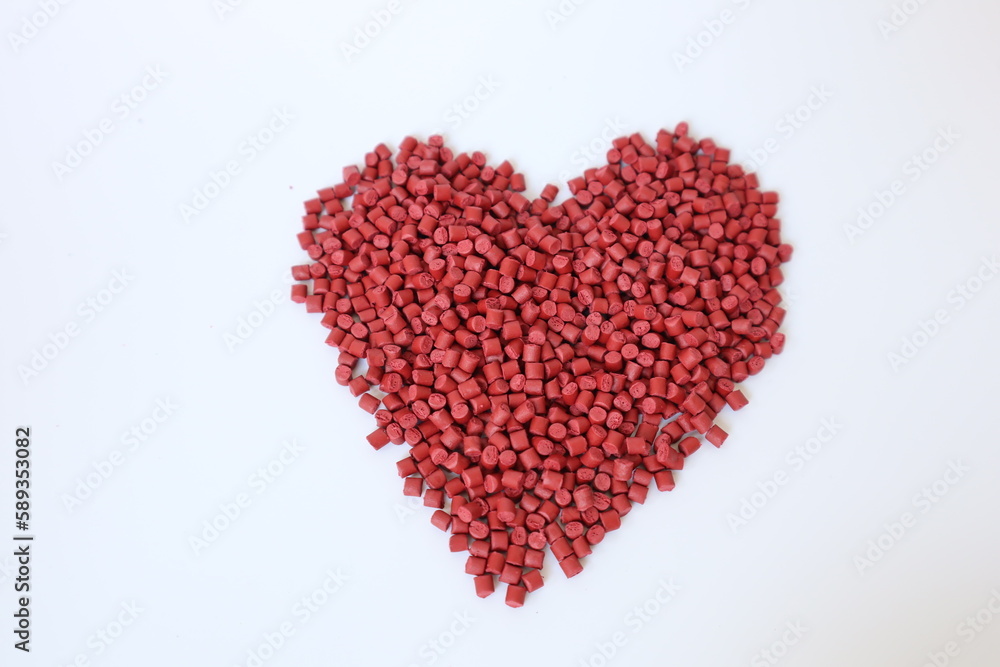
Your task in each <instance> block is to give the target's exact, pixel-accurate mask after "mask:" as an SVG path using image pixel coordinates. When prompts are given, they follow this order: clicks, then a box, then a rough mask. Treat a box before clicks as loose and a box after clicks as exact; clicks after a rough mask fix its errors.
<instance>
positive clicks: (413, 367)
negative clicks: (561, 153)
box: [292, 123, 792, 607]
mask: <svg viewBox="0 0 1000 667" xmlns="http://www.w3.org/2000/svg"><path fill="white" fill-rule="evenodd" d="M569 188H570V191H571V194H572V196H571V197H570V198H568V199H566V200H564V201H562V202H560V203H555V196H556V194H557V192H558V189H557V188H556V187H555V186H554V185H547V186H546V187H545V188H544V189H542V191H541V193H540V195H539V196H538V197H537V198H534V199H529V198H528V197H526V196H525V195H524V194H522V192H524V191H525V180H524V177H523V176H522V175H521V174H519V173H516V172H515V171H514V170H513V168H512V167H511V165H510V163H508V162H506V161H505V162H503V163H501V164H499V165H497V166H496V167H494V166H491V165H489V164H488V163H487V162H486V158H485V156H484V155H483V154H482V153H479V152H475V153H471V154H467V153H459V154H456V153H454V152H453V151H452V150H451V149H449V148H448V147H447V146H445V145H444V143H443V140H442V138H441V137H440V136H432V137H430V138H429V139H428V141H427V142H426V143H424V142H420V141H417V140H416V139H414V138H412V137H407V138H405V139H404V140H403V141H402V143H401V145H400V148H399V151H398V153H397V154H396V155H395V158H393V155H392V152H391V151H390V150H389V149H388V148H387V147H386V146H385V145H379V146H377V147H376V148H375V150H374V151H373V152H371V153H368V154H367V155H366V156H365V162H364V166H363V167H360V168H359V167H357V166H349V167H346V168H345V169H344V172H343V182H342V183H339V184H337V185H334V186H333V187H330V188H325V189H322V190H319V192H318V197H317V198H315V199H311V200H309V201H307V202H306V203H305V216H304V217H303V226H304V231H302V232H301V233H300V234H299V242H300V244H301V246H302V248H303V249H304V250H305V251H306V252H307V253H308V255H309V257H310V259H311V260H312V262H311V263H308V264H302V265H299V266H295V267H293V269H292V273H293V277H294V278H295V279H296V280H298V281H302V282H299V283H297V284H295V285H293V287H292V299H293V300H294V301H296V302H299V303H305V305H306V309H307V311H308V312H312V313H322V324H323V326H324V327H326V328H327V329H329V330H330V332H329V335H328V336H327V339H326V342H327V344H329V345H331V346H333V347H336V348H337V349H338V350H339V360H338V366H337V368H336V372H335V377H336V380H337V381H338V382H339V383H341V384H344V385H347V386H348V387H349V388H350V390H351V392H352V393H353V394H354V396H356V397H359V404H360V406H361V407H362V408H363V409H364V410H365V411H367V412H369V413H372V414H374V416H375V421H376V424H377V428H376V429H375V431H374V432H373V433H372V434H371V435H369V436H368V441H369V443H370V444H371V446H373V447H374V448H375V449H380V448H382V447H383V446H385V445H386V444H388V443H393V444H395V445H404V444H405V445H406V446H408V448H409V451H408V453H407V454H406V456H404V458H403V459H402V460H400V461H399V462H398V463H397V464H396V467H397V471H398V473H399V475H400V476H401V477H403V478H404V482H403V492H404V494H405V495H408V496H422V497H423V502H424V505H426V506H428V507H430V508H433V509H434V511H433V514H432V516H431V523H433V524H434V525H435V526H437V527H438V528H440V529H441V530H443V531H447V532H448V533H450V536H451V537H450V541H449V545H450V549H451V551H453V552H468V554H469V555H468V558H467V561H466V572H468V573H469V574H471V575H473V576H474V583H475V589H476V592H477V594H478V595H479V596H481V597H485V596H487V595H489V594H491V593H492V592H494V589H495V581H496V580H495V579H494V577H497V578H498V579H499V581H500V582H501V583H505V584H507V590H506V602H507V604H509V605H510V606H514V607H519V606H521V605H522V604H523V603H524V599H525V595H526V594H527V593H528V592H531V591H534V590H536V589H537V588H539V587H540V586H541V585H542V583H543V580H542V575H541V568H542V566H543V562H544V559H545V552H546V548H548V549H550V550H551V552H552V554H553V556H555V558H556V560H557V561H558V563H559V566H560V567H561V569H562V570H563V572H564V573H565V574H566V576H569V577H572V576H574V575H576V574H577V573H579V572H580V571H581V569H582V564H581V560H580V559H581V558H584V557H585V556H587V555H589V554H590V553H591V551H592V549H593V548H594V546H595V545H597V544H599V543H600V542H601V540H602V539H604V536H605V534H606V532H608V531H612V530H616V529H617V528H619V527H620V526H621V518H622V517H623V516H625V515H626V514H628V512H629V511H630V509H631V508H632V505H633V504H634V503H639V504H641V503H643V502H644V500H645V498H646V495H647V491H648V489H649V486H650V485H651V484H655V486H656V488H657V489H658V490H660V491H669V490H671V489H673V488H674V477H673V475H674V471H676V470H680V469H681V468H683V466H684V460H685V458H686V457H688V456H690V455H691V454H693V453H694V452H695V451H696V450H697V449H698V448H699V446H700V445H701V442H702V440H701V438H702V437H703V438H704V439H705V440H707V441H708V442H710V443H712V444H713V445H715V446H716V447H718V446H720V445H722V443H723V441H724V440H725V439H726V437H727V434H726V432H725V431H723V430H722V429H721V428H720V427H719V426H718V425H717V424H715V423H714V422H715V419H716V417H717V416H718V415H719V413H720V412H721V411H722V410H723V409H724V408H725V407H726V406H727V405H728V406H729V407H731V408H732V409H734V410H738V409H740V408H741V407H743V406H744V405H745V404H746V402H747V400H746V398H745V396H744V395H743V393H742V392H741V391H740V390H739V389H738V388H737V387H736V384H737V383H740V382H742V381H744V380H745V379H746V378H747V377H748V376H750V375H754V374H756V373H759V372H760V371H761V369H762V368H763V367H764V364H765V361H766V360H767V359H768V358H769V357H770V356H771V355H772V354H777V353H778V352H780V351H781V349H782V347H783V346H784V340H785V339H784V334H782V333H779V332H778V327H779V326H780V324H781V322H782V319H783V318H784V315H785V310H784V309H783V308H781V306H780V305H779V304H780V302H781V296H780V294H779V292H778V290H777V289H776V288H777V287H778V285H780V284H781V282H782V273H781V269H780V265H781V263H782V262H785V261H787V260H788V259H789V258H790V257H791V250H792V249H791V247H790V246H789V245H787V244H783V243H782V242H781V233H780V222H779V220H778V219H777V218H776V217H775V215H776V212H777V203H778V197H777V195H776V194H775V193H773V192H762V191H760V190H759V189H758V181H757V178H756V175H755V174H753V173H747V172H744V170H743V168H742V167H741V166H739V165H736V164H730V163H729V151H728V150H726V149H723V148H719V147H718V146H716V145H715V143H714V142H713V141H711V140H710V139H703V140H701V141H696V140H694V139H693V138H691V137H690V136H689V135H688V127H687V124H686V123H681V124H679V125H678V126H677V127H676V129H674V130H673V131H672V132H671V131H667V130H661V131H660V132H659V133H658V134H657V135H656V140H655V142H654V143H653V144H650V143H647V142H646V141H645V140H644V139H643V138H642V137H641V136H640V135H638V134H633V135H631V136H628V137H620V138H618V139H616V140H615V141H614V142H613V143H612V148H611V149H610V150H609V151H608V154H607V164H606V165H604V166H601V167H599V168H594V169H587V170H586V171H585V172H584V173H583V175H582V176H580V177H578V178H575V179H573V180H571V181H570V182H569Z"/></svg>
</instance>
